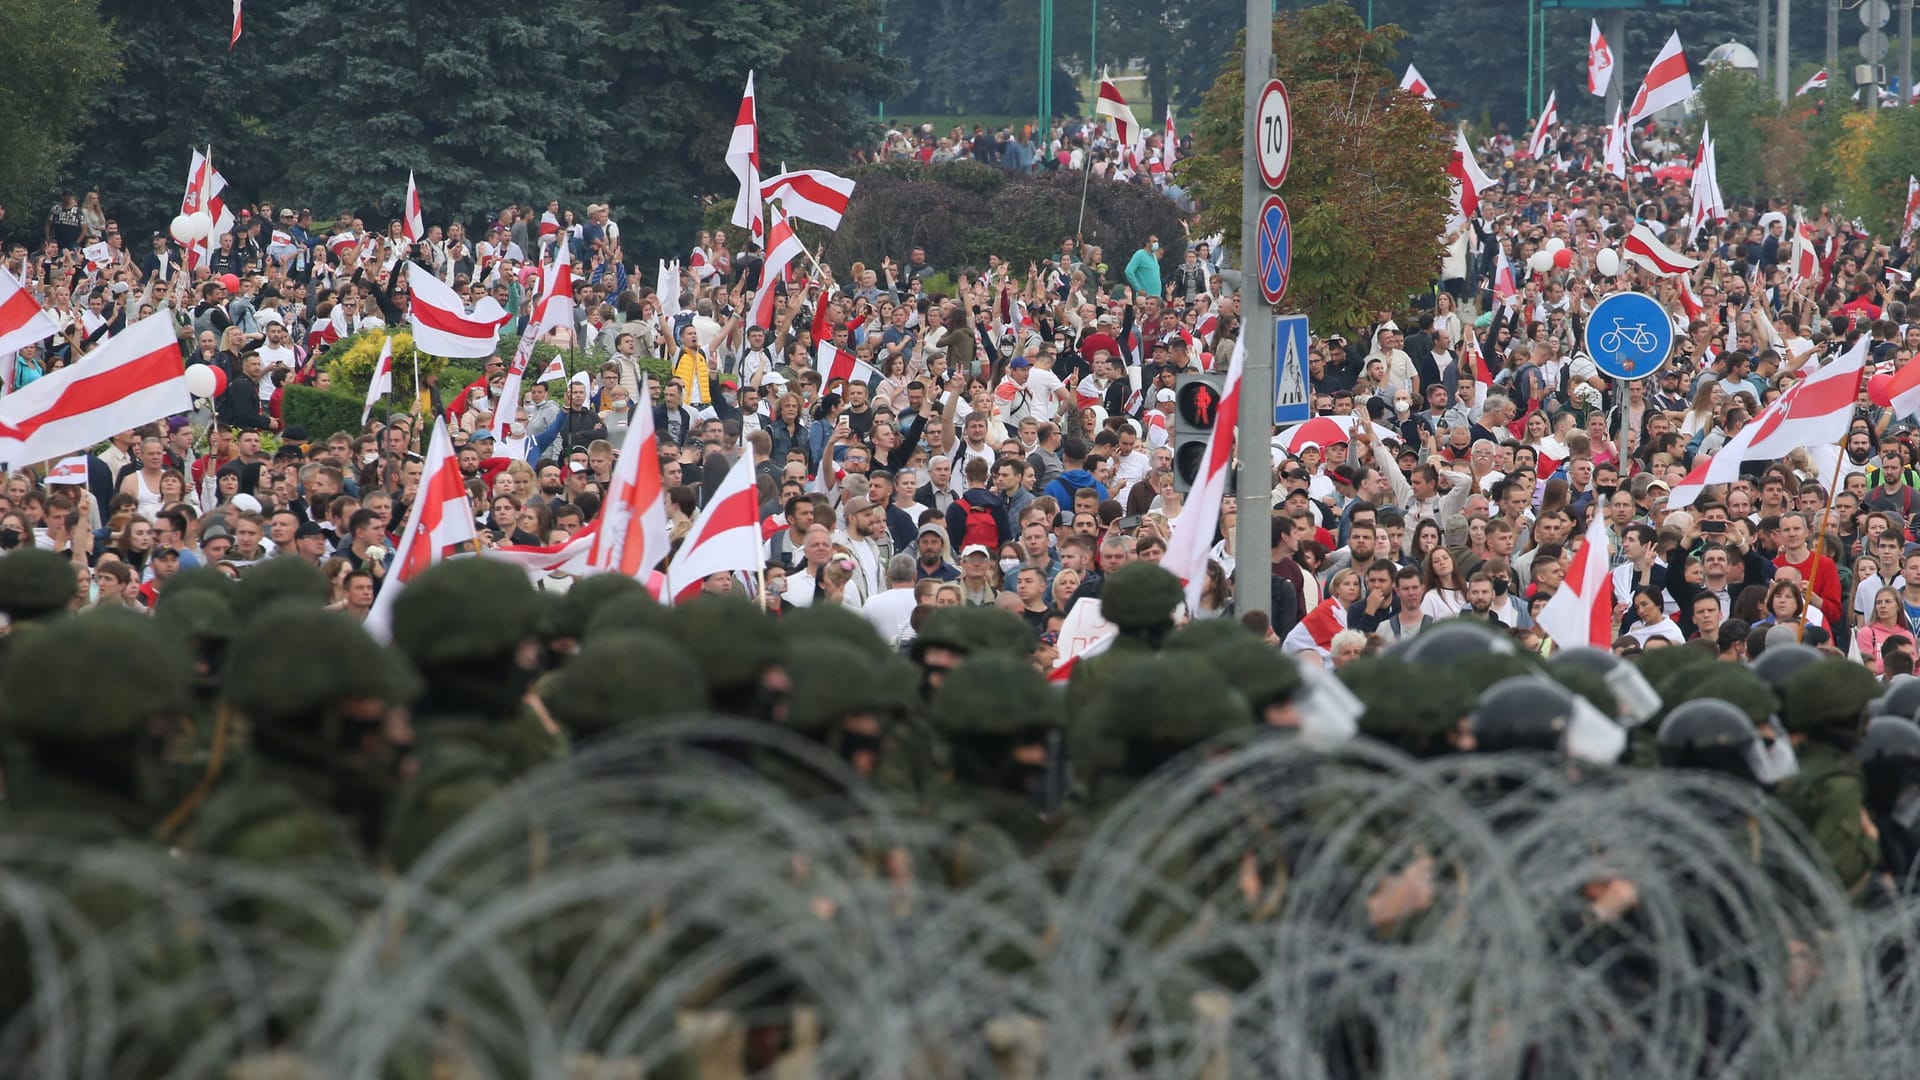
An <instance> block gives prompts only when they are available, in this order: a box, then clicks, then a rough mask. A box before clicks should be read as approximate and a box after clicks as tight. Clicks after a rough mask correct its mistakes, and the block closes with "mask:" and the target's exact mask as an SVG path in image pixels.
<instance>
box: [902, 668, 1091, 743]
mask: <svg viewBox="0 0 1920 1080" xmlns="http://www.w3.org/2000/svg"><path fill="white" fill-rule="evenodd" d="M928 710H929V711H928V720H929V721H930V722H931V723H932V725H933V727H934V728H935V730H937V731H939V732H940V733H941V734H942V735H947V736H967V735H1018V734H1020V733H1022V732H1026V731H1032V730H1034V729H1036V728H1057V727H1059V726H1061V720H1062V709H1061V698H1060V692H1059V691H1058V690H1056V689H1055V688H1054V687H1053V686H1051V685H1049V684H1048V683H1047V680H1046V677H1045V676H1043V675H1041V674H1040V673H1039V672H1038V671H1036V670H1034V667H1033V665H1032V664H1030V663H1022V662H1021V661H1019V660H1016V659H1015V658H1013V657H1011V656H995V655H987V656H981V657H978V658H973V659H969V660H968V661H967V662H966V663H964V664H961V665H960V666H959V667H958V668H955V669H954V670H953V671H952V672H951V673H949V674H948V675H947V679H946V682H945V684H944V685H942V686H941V687H940V690H939V691H938V692H937V693H935V694H934V696H933V702H932V704H931V705H929V706H928Z"/></svg>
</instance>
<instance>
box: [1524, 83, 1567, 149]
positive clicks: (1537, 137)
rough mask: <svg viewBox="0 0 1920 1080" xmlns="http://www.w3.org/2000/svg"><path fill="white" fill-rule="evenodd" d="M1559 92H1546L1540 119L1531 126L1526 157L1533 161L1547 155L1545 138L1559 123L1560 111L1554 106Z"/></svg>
mask: <svg viewBox="0 0 1920 1080" xmlns="http://www.w3.org/2000/svg"><path fill="white" fill-rule="evenodd" d="M1559 94H1560V91H1558V90H1550V91H1548V92H1547V104H1546V106H1545V107H1544V108H1542V109H1541V110H1540V119H1539V121H1538V122H1537V123H1535V124H1534V125H1533V137H1532V138H1530V139H1528V140H1527V156H1528V157H1530V158H1533V159H1534V160H1535V161H1538V160H1540V159H1541V158H1542V157H1544V156H1545V155H1546V153H1547V138H1548V136H1550V135H1552V134H1553V129H1554V128H1555V127H1556V126H1558V125H1559V123H1560V109H1559V107H1558V105H1557V104H1556V99H1557V98H1558V97H1559Z"/></svg>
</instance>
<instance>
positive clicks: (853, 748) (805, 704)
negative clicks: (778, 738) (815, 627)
mask: <svg viewBox="0 0 1920 1080" xmlns="http://www.w3.org/2000/svg"><path fill="white" fill-rule="evenodd" d="M861 621H862V622H864V621H865V620H861ZM789 629H791V628H789ZM870 636H871V637H872V639H873V644H874V645H878V644H879V641H880V639H879V635H877V634H870ZM786 662H787V667H788V670H789V672H790V673H791V675H792V678H793V690H792V691H791V692H790V693H789V694H788V695H787V710H786V718H785V726H786V727H787V728H789V729H791V730H793V731H797V732H799V733H801V734H803V735H805V736H806V737H807V738H809V739H814V740H817V741H818V742H820V743H821V744H822V745H824V746H826V747H827V749H829V750H831V751H833V752H834V754H836V755H837V756H839V758H840V759H841V760H842V761H844V762H846V764H847V766H848V768H850V769H852V770H853V771H854V773H855V774H856V775H858V776H859V777H860V778H861V779H862V780H864V781H866V782H868V783H869V784H876V785H877V784H878V782H879V780H880V778H881V777H882V776H883V775H895V776H897V775H899V773H900V770H898V769H889V770H883V768H882V762H883V760H884V759H885V758H886V757H887V756H888V755H889V754H891V753H893V752H894V748H893V746H892V744H891V739H890V737H891V735H892V734H893V731H894V728H895V726H896V724H897V722H898V719H899V717H900V715H901V714H902V713H903V712H905V710H906V707H907V704H908V700H909V696H910V694H911V691H912V686H911V684H910V683H908V682H906V681H905V680H904V679H903V678H901V677H900V676H899V675H898V674H897V673H890V672H889V671H888V669H887V668H886V666H885V665H886V658H885V657H884V656H879V657H876V656H874V655H873V654H872V652H871V651H866V652H863V651H862V650H861V649H860V647H859V646H857V645H853V644H849V643H848V642H846V641H844V640H840V639H838V638H834V637H826V636H820V637H813V638H810V639H801V640H799V641H796V642H795V643H794V644H793V645H792V646H791V647H790V648H789V649H788V650H787V656H786Z"/></svg>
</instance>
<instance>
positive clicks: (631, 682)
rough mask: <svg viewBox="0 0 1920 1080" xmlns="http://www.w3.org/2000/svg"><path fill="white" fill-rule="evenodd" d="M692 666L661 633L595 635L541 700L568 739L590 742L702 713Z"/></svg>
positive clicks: (702, 695) (705, 701) (702, 691)
mask: <svg viewBox="0 0 1920 1080" xmlns="http://www.w3.org/2000/svg"><path fill="white" fill-rule="evenodd" d="M600 576H602V577H605V576H609V575H604V574H603V575H600ZM587 580H589V581H591V580H593V579H592V578H588V579H587ZM577 591H578V589H577V588H576V589H573V590H569V591H568V592H567V593H566V595H567V596H572V595H573V594H574V592H577ZM649 602H651V601H649ZM694 667H695V665H694V662H693V657H692V656H691V655H689V654H688V653H687V651H686V650H685V649H683V648H681V647H680V646H679V645H678V644H677V643H675V642H674V641H673V640H672V639H671V638H669V637H667V636H666V635H665V634H660V633H656V632H654V631H651V630H619V631H613V632H608V633H597V634H595V635H594V637H593V639H592V640H590V641H588V642H587V643H586V644H585V645H583V646H581V647H580V651H579V652H577V653H575V654H574V656H573V658H572V659H571V660H569V661H568V662H567V666H566V667H564V668H562V669H560V671H558V672H556V673H555V674H553V675H552V676H550V677H549V678H548V679H547V680H545V681H544V682H543V683H542V685H541V698H542V700H544V701H545V702H546V703H547V709H548V711H549V712H551V713H552V714H553V718H554V720H555V721H556V722H558V723H559V724H560V726H561V727H563V728H565V729H566V732H567V734H568V735H569V736H570V737H571V738H572V739H574V740H576V741H577V740H583V739H592V738H594V737H595V736H599V735H604V734H607V733H608V732H611V731H614V730H617V729H619V728H622V727H626V726H630V725H632V726H639V725H644V724H645V723H646V722H648V721H652V720H664V719H668V718H671V717H675V716H684V715H693V714H699V713H704V712H706V711H708V710H709V709H710V708H711V707H712V702H711V700H710V699H709V698H708V696H707V684H706V683H704V682H702V681H701V680H699V679H696V678H693V677H692V676H691V674H690V673H691V672H692V671H693V669H694Z"/></svg>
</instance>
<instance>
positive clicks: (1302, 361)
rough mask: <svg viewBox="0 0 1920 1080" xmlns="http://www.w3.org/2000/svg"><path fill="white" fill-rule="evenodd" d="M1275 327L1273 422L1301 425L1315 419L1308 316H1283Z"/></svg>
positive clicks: (1276, 319)
mask: <svg viewBox="0 0 1920 1080" xmlns="http://www.w3.org/2000/svg"><path fill="white" fill-rule="evenodd" d="M1273 326H1274V333H1273V344H1274V362H1273V422H1274V423H1276V424H1297V423H1299V422H1300V421H1302V420H1307V419H1310V418H1311V417H1312V416H1313V399H1312V398H1311V397H1310V396H1308V394H1307V348H1308V338H1307V317H1306V316H1305V315H1281V316H1278V317H1276V318H1275V319H1274V320H1273Z"/></svg>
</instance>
